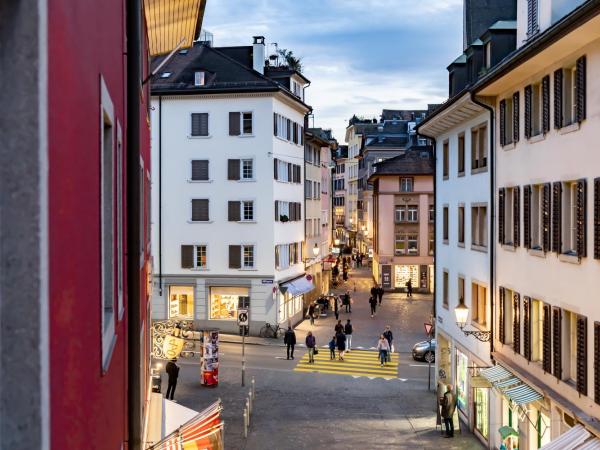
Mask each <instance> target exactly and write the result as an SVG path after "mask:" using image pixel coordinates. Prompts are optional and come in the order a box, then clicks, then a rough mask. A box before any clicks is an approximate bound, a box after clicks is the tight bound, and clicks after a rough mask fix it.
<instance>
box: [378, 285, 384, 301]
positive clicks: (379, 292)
mask: <svg viewBox="0 0 600 450" xmlns="http://www.w3.org/2000/svg"><path fill="white" fill-rule="evenodd" d="M377 296H378V297H379V304H380V305H381V301H382V300H383V288H382V287H381V286H379V287H378V288H377Z"/></svg>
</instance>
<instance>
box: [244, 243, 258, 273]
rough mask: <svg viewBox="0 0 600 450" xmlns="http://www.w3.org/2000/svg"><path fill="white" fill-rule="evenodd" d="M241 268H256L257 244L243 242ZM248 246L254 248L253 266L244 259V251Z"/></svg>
mask: <svg viewBox="0 0 600 450" xmlns="http://www.w3.org/2000/svg"><path fill="white" fill-rule="evenodd" d="M240 247H241V252H242V254H241V258H240V262H241V264H240V265H241V270H254V269H255V268H256V244H241V245H240ZM246 248H252V266H247V265H246V261H245V260H244V251H245V249H246Z"/></svg>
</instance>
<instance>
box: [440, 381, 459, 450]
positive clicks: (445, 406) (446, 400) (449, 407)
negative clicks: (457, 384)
mask: <svg viewBox="0 0 600 450" xmlns="http://www.w3.org/2000/svg"><path fill="white" fill-rule="evenodd" d="M440 403H441V405H442V418H443V419H444V425H445V426H446V436H445V437H447V438H451V437H454V422H453V420H452V417H453V416H454V409H455V408H456V401H455V399H454V394H453V393H452V385H451V384H449V385H448V386H446V393H445V394H444V396H443V397H442V398H441V401H440Z"/></svg>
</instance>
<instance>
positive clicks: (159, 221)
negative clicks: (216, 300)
mask: <svg viewBox="0 0 600 450" xmlns="http://www.w3.org/2000/svg"><path fill="white" fill-rule="evenodd" d="M162 275H163V273H162V95H161V96H159V97H158V295H159V296H161V297H162V295H163V282H162Z"/></svg>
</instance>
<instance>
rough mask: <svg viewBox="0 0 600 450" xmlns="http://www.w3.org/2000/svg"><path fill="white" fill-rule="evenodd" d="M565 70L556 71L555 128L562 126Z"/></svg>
mask: <svg viewBox="0 0 600 450" xmlns="http://www.w3.org/2000/svg"><path fill="white" fill-rule="evenodd" d="M562 91H563V71H562V69H558V70H556V71H555V72H554V128H562V126H563V125H562V124H563V113H562V98H563V92H562Z"/></svg>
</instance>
